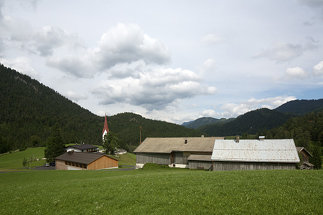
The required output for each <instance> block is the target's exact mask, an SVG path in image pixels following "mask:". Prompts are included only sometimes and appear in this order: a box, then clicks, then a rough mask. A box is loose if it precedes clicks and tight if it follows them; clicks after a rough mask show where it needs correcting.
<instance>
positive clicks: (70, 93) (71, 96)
mask: <svg viewBox="0 0 323 215" xmlns="http://www.w3.org/2000/svg"><path fill="white" fill-rule="evenodd" d="M65 96H66V97H67V98H69V99H71V100H72V101H75V102H77V101H79V100H83V99H87V96H86V95H83V94H80V93H76V92H74V91H67V92H66V94H65Z"/></svg>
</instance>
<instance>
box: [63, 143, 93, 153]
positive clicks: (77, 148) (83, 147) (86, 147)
mask: <svg viewBox="0 0 323 215" xmlns="http://www.w3.org/2000/svg"><path fill="white" fill-rule="evenodd" d="M98 150H99V148H98V147H97V146H93V145H90V144H77V145H71V146H68V147H67V148H66V151H67V152H69V151H74V152H97V151H98Z"/></svg>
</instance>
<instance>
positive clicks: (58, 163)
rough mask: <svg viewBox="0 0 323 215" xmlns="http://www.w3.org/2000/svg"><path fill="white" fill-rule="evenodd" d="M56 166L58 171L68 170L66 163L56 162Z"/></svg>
mask: <svg viewBox="0 0 323 215" xmlns="http://www.w3.org/2000/svg"><path fill="white" fill-rule="evenodd" d="M55 166H56V169H57V170H67V166H66V165H65V161H60V160H56V162H55Z"/></svg>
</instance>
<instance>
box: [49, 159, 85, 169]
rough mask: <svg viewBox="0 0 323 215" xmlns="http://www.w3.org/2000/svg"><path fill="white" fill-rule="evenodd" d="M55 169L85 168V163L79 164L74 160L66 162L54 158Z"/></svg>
mask: <svg viewBox="0 0 323 215" xmlns="http://www.w3.org/2000/svg"><path fill="white" fill-rule="evenodd" d="M55 163H56V169H57V170H86V165H85V164H79V163H75V162H66V161H61V160H56V162H55Z"/></svg>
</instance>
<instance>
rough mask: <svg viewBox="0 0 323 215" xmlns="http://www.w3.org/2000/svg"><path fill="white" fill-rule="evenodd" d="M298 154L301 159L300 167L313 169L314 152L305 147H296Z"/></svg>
mask: <svg viewBox="0 0 323 215" xmlns="http://www.w3.org/2000/svg"><path fill="white" fill-rule="evenodd" d="M296 149H297V152H298V155H299V157H300V159H301V161H300V166H299V168H300V169H313V168H314V165H313V164H311V163H310V158H311V157H313V156H312V154H311V153H310V152H309V151H308V150H307V149H306V148H304V147H296Z"/></svg>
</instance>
